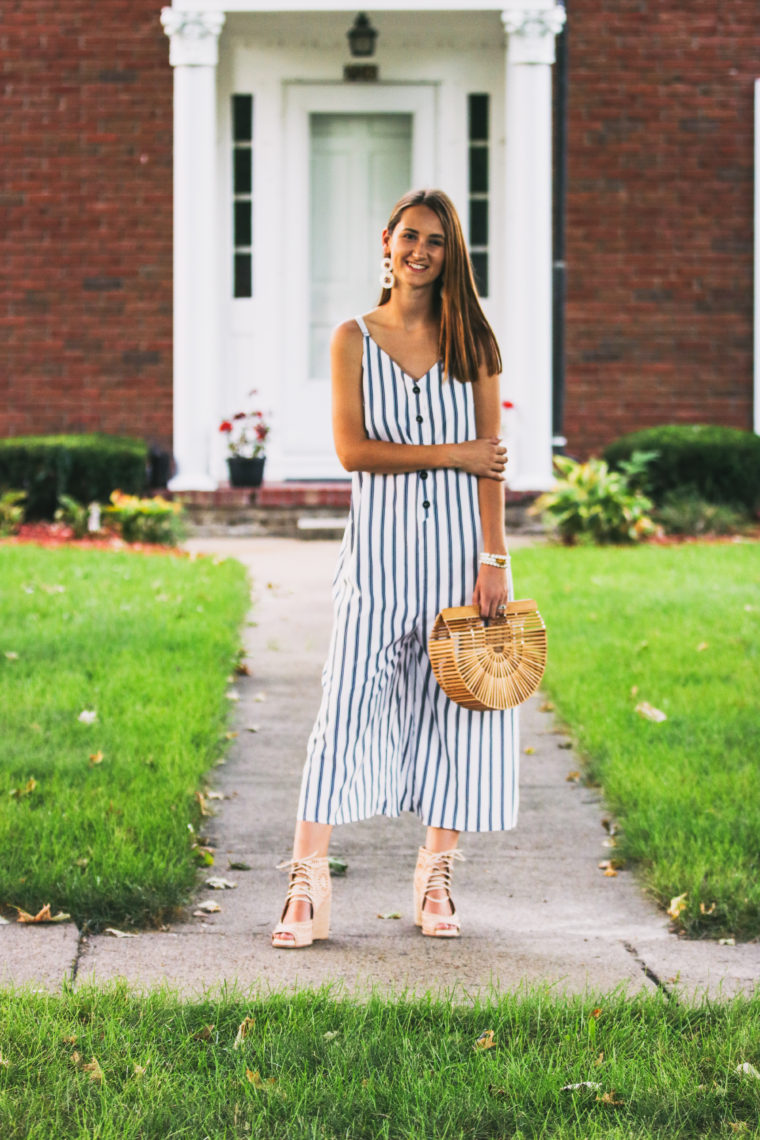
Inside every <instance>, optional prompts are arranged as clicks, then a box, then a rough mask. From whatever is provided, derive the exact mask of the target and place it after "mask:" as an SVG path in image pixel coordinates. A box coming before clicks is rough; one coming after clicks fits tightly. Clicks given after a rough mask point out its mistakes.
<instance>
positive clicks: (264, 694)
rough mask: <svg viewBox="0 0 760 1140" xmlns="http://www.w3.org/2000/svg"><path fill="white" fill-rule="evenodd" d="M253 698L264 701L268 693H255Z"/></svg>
mask: <svg viewBox="0 0 760 1140" xmlns="http://www.w3.org/2000/svg"><path fill="white" fill-rule="evenodd" d="M253 699H254V701H258V702H259V703H261V702H262V701H265V700H266V699H267V695H266V693H256V694H255V695H254V698H253Z"/></svg>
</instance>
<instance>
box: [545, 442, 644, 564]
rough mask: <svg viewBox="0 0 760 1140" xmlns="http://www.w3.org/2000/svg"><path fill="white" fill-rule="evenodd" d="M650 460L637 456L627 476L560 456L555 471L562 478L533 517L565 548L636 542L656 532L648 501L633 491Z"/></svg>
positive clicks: (597, 461) (598, 464) (601, 464)
mask: <svg viewBox="0 0 760 1140" xmlns="http://www.w3.org/2000/svg"><path fill="white" fill-rule="evenodd" d="M650 459H651V456H647V455H646V453H636V454H635V455H634V456H632V458H631V461H630V463H629V472H628V473H626V472H620V471H610V469H609V466H608V464H607V463H606V462H605V461H604V460H603V459H589V460H588V462H586V463H578V462H576V460H574V459H570V458H569V457H568V456H565V455H558V456H556V457H555V460H554V465H555V467H556V469H557V472H558V473H559V476H560V478H559V479H558V480H557V482H556V484H555V486H554V489H553V490H551V491H547V492H546V493H545V494H543V495H541V496H540V497H539V498H538V499H537V500H536V502H535V503H534V504H533V506H532V507H531V508H530V511H531V514H538V515H542V516H543V517H544V519H545V520H548V521H549V522H550V523H551V524H553V525H554V526H555V527H556V529H557V531H558V533H559V536H560V538H561V539H562V541H563V542H564V543H566V544H567V545H571V544H572V543H574V542H575V541H576V540H577V539H578V538H586V539H589V540H591V541H593V542H596V543H606V542H638V541H639V540H640V539H642V538H644V537H646V535H648V534H651V533H653V531H654V530H655V525H654V523H653V522H652V519H651V518H650V517H649V512H650V511H651V510H652V506H653V504H652V501H651V499H649V498H648V497H647V496H646V495H644V494H642V492H641V491H639V490H637V489H636V488H635V487H634V486H633V485H632V483H633V482H635V480H636V479H639V478H641V476H642V474H643V472H644V470H645V468H646V464H647V463H648V462H649V461H650Z"/></svg>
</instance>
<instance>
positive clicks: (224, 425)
mask: <svg viewBox="0 0 760 1140" xmlns="http://www.w3.org/2000/svg"><path fill="white" fill-rule="evenodd" d="M235 418H236V419H237V416H236V417H235ZM219 431H232V424H231V423H230V421H229V420H222V422H221V423H220V424H219Z"/></svg>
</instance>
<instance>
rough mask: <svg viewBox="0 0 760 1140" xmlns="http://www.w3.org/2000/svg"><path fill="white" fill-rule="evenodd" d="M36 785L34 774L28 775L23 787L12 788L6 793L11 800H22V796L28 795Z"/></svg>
mask: <svg viewBox="0 0 760 1140" xmlns="http://www.w3.org/2000/svg"><path fill="white" fill-rule="evenodd" d="M36 787H37V781H36V780H35V778H34V776H30V777H29V779H28V780H27V781H26V783H25V784H24V786H23V788H12V789H11V790H10V792H9V793H8V794H9V796H10V797H11V799H13V800H23V798H24V796H30V795H31V794H32V792H33V791H34V789H35V788H36Z"/></svg>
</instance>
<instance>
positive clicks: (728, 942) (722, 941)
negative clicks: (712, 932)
mask: <svg viewBox="0 0 760 1140" xmlns="http://www.w3.org/2000/svg"><path fill="white" fill-rule="evenodd" d="M718 945H719V946H735V945H736V939H735V938H719V939H718Z"/></svg>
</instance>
